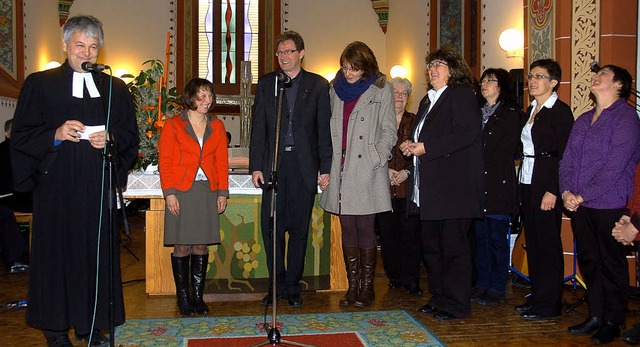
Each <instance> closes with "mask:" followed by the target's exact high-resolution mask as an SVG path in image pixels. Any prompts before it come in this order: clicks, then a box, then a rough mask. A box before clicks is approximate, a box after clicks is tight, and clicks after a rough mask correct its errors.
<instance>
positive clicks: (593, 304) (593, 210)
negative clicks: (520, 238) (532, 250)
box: [527, 65, 640, 343]
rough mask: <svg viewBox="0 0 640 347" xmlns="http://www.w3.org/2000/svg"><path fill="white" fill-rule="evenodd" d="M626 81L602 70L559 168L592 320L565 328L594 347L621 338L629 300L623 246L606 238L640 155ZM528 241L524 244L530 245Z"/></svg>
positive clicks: (622, 74)
mask: <svg viewBox="0 0 640 347" xmlns="http://www.w3.org/2000/svg"><path fill="white" fill-rule="evenodd" d="M630 90H631V75H630V74H629V72H628V71H627V70H625V69H623V68H621V67H618V66H615V65H606V66H604V67H602V68H601V69H600V70H599V71H598V72H596V74H595V75H594V76H593V78H592V82H591V86H590V87H589V91H590V92H591V94H593V96H594V97H595V100H596V104H595V107H594V108H592V109H591V110H589V111H587V112H585V113H583V114H582V115H581V116H580V117H578V119H576V122H575V124H574V125H573V130H571V135H570V136H569V142H568V143H567V148H566V150H565V155H564V157H563V158H562V161H561V162H560V191H562V192H563V193H562V200H563V202H564V206H565V207H566V208H567V210H569V213H570V216H571V220H572V222H573V233H574V235H575V239H576V248H577V256H578V265H579V266H580V273H581V274H582V275H583V276H584V280H585V283H586V287H587V302H588V303H589V318H587V319H586V320H585V321H584V322H582V323H581V324H578V325H576V326H572V327H570V328H569V332H570V333H572V334H574V335H587V334H592V333H595V334H594V335H593V336H592V337H591V341H592V342H594V343H609V342H611V341H613V340H614V339H615V338H617V337H618V336H619V335H620V325H622V324H623V323H624V317H625V313H626V309H627V299H628V295H629V270H628V265H627V259H626V256H625V252H624V246H623V245H622V244H620V243H618V242H616V240H615V239H614V238H613V237H611V228H612V227H613V226H614V225H615V223H616V221H618V220H619V219H620V217H621V216H622V215H623V212H624V208H625V206H626V204H627V202H628V200H629V199H630V198H631V194H632V192H633V177H634V170H635V167H636V164H637V163H638V159H639V157H638V155H639V154H640V151H639V149H640V120H639V119H638V116H637V114H636V112H635V110H634V109H633V107H631V106H630V105H629V104H628V103H627V98H628V97H629V93H630ZM527 239H528V238H527Z"/></svg>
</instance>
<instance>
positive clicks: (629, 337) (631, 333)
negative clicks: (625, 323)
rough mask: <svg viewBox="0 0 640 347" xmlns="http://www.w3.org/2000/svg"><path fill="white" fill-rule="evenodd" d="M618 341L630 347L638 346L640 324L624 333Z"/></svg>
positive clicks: (639, 342)
mask: <svg viewBox="0 0 640 347" xmlns="http://www.w3.org/2000/svg"><path fill="white" fill-rule="evenodd" d="M620 339H621V340H623V341H625V342H626V343H629V344H632V345H638V344H640V324H636V325H634V326H633V328H631V329H630V330H627V331H625V332H624V333H623V334H622V335H621V336H620Z"/></svg>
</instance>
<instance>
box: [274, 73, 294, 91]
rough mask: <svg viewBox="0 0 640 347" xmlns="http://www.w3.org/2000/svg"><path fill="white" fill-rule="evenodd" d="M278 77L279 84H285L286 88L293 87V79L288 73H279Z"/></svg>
mask: <svg viewBox="0 0 640 347" xmlns="http://www.w3.org/2000/svg"><path fill="white" fill-rule="evenodd" d="M277 76H278V82H282V83H284V85H285V87H288V86H290V85H291V77H289V75H287V74H286V73H284V72H282V71H279V72H278V74H277Z"/></svg>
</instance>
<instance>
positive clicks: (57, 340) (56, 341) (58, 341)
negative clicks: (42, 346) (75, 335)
mask: <svg viewBox="0 0 640 347" xmlns="http://www.w3.org/2000/svg"><path fill="white" fill-rule="evenodd" d="M47 346H48V347H73V343H71V340H69V336H68V335H67V334H64V335H56V336H52V337H47Z"/></svg>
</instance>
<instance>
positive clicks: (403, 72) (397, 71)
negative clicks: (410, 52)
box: [389, 65, 407, 78]
mask: <svg viewBox="0 0 640 347" xmlns="http://www.w3.org/2000/svg"><path fill="white" fill-rule="evenodd" d="M389 75H391V78H396V77H400V78H406V77H407V69H405V68H404V67H403V66H402V65H394V66H393V67H392V68H391V70H389Z"/></svg>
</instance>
